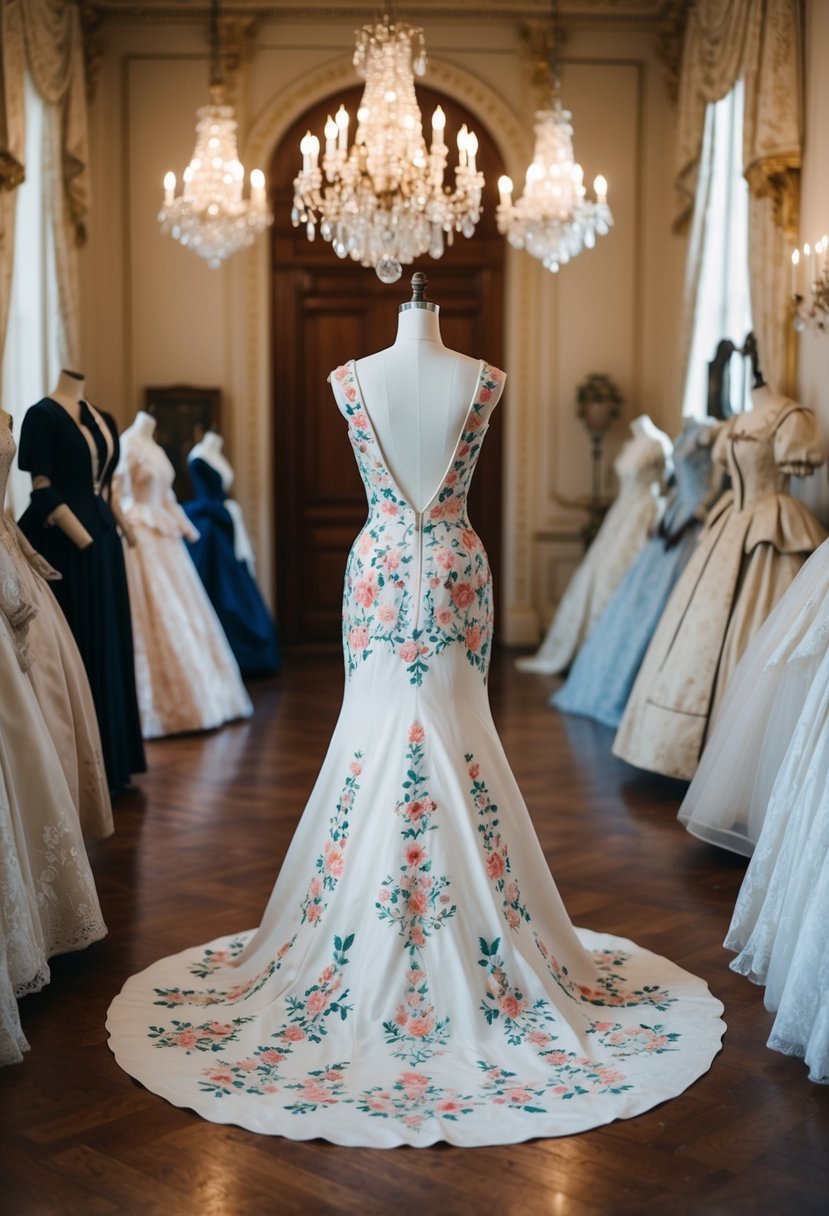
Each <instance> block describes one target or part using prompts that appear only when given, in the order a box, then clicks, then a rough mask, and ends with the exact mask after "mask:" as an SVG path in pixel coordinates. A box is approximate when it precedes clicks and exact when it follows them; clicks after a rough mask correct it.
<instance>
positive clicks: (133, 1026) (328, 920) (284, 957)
mask: <svg viewBox="0 0 829 1216" xmlns="http://www.w3.org/2000/svg"><path fill="white" fill-rule="evenodd" d="M332 383H333V385H334V391H335V396H336V399H337V403H338V405H339V408H340V410H341V412H342V414H343V415H344V416H345V418H346V420H347V422H348V427H349V434H350V438H351V442H352V446H353V448H354V452H355V456H356V459H357V462H358V465H359V468H360V472H361V474H362V477H363V481H364V483H365V487H366V493H367V497H368V501H369V516H368V520H367V522H366V524H365V526H364V528H363V529H362V531H361V532H360V534H359V536H358V537H357V539H356V541H355V543H354V546H353V548H352V551H351V554H350V557H349V561H348V566H347V571H346V579H345V596H344V619H343V641H344V651H345V663H346V691H345V697H344V700H343V706H342V711H341V714H340V718H339V721H338V723H337V726H336V729H335V731H334V735H333V738H332V741H331V744H330V747H329V750H328V754H327V756H326V758H325V761H324V763H323V766H322V769H321V772H320V775H319V778H318V780H317V783H316V785H315V788H314V790H313V792H312V794H311V798H310V801H309V803H308V805H307V807H306V810H305V813H304V815H303V817H302V820H301V822H300V824H299V827H298V829H297V832H296V834H295V836H294V839H293V842H292V844H291V847H290V849H289V852H288V855H287V857H286V859H285V863H284V865H283V867H282V871H281V873H280V875H279V879H278V881H277V883H276V886H275V888H274V890H273V894H272V896H271V899H270V902H269V904H268V906H267V908H266V910H265V915H264V918H263V920H262V923H261V925H260V927H259V928H258V929H257V930H254V931H248V932H243V933H235V934H233V935H231V936H227V937H222V938H220V939H218V940H216V941H212V942H207V943H206V944H204V945H200V946H197V947H194V948H192V949H188V950H185V951H184V952H182V953H181V954H178V955H176V956H174V957H171V958H166V959H162V960H161V961H159V962H157V963H155V964H153V965H152V966H151V967H149V968H148V969H147V970H146V971H143V972H142V973H141V974H139V975H136V976H133V977H132V978H131V979H129V980H128V981H127V983H126V984H125V986H124V989H123V991H122V992H121V994H120V995H119V996H118V997H116V998H115V1000H114V1001H113V1003H112V1005H111V1007H110V1011H109V1017H108V1022H107V1025H108V1029H109V1033H110V1046H111V1047H112V1050H113V1051H114V1053H115V1055H116V1058H117V1060H118V1062H119V1064H120V1065H121V1066H122V1067H123V1068H124V1069H126V1070H127V1072H129V1073H131V1074H132V1075H133V1076H134V1077H136V1078H137V1079H138V1080H140V1081H141V1083H142V1084H143V1085H145V1086H146V1087H147V1088H148V1089H150V1090H151V1091H153V1092H155V1093H157V1094H160V1095H162V1096H163V1097H165V1098H167V1099H168V1100H169V1101H170V1102H172V1103H174V1104H176V1105H178V1106H186V1107H190V1108H192V1109H194V1110H196V1111H197V1112H198V1113H199V1114H200V1115H202V1116H203V1117H204V1118H206V1119H210V1120H212V1121H214V1122H218V1123H235V1124H238V1125H241V1126H242V1127H246V1128H249V1129H250V1130H252V1131H257V1132H262V1133H267V1134H275V1135H282V1136H288V1137H291V1138H293V1139H310V1138H314V1137H323V1138H324V1139H326V1140H330V1141H333V1142H335V1143H337V1144H343V1145H352V1146H371V1147H377V1148H389V1147H392V1146H394V1145H398V1144H410V1145H415V1146H425V1145H429V1144H433V1143H434V1142H435V1141H438V1140H447V1141H449V1142H451V1143H453V1144H458V1145H465V1146H472V1145H480V1144H498V1143H510V1142H514V1141H519V1140H525V1139H529V1138H531V1137H534V1136H557V1135H565V1134H568V1133H570V1132H576V1131H581V1130H583V1129H584V1128H588V1127H594V1126H597V1125H599V1124H603V1123H607V1122H609V1121H611V1120H613V1119H617V1118H627V1117H629V1116H631V1115H635V1114H638V1113H639V1112H641V1111H643V1110H647V1109H648V1108H650V1107H652V1106H654V1105H656V1104H657V1103H659V1102H662V1101H664V1100H665V1099H666V1098H670V1097H674V1096H675V1095H677V1094H679V1093H681V1092H682V1091H683V1090H684V1089H685V1088H686V1087H687V1086H688V1085H690V1084H691V1083H692V1082H693V1081H694V1080H695V1079H696V1078H697V1077H699V1076H700V1075H701V1074H702V1073H704V1072H705V1071H706V1070H707V1069H708V1067H709V1066H710V1064H711V1060H712V1059H713V1057H714V1055H715V1054H716V1052H717V1051H718V1049H719V1043H720V1038H721V1035H722V1032H723V1029H724V1027H723V1023H722V1022H721V1020H720V1016H719V1015H720V1013H721V1012H722V1006H721V1005H720V1003H719V1002H718V1001H717V1000H715V999H714V998H713V997H712V996H711V994H710V993H709V991H708V989H707V987H706V985H705V983H704V982H703V981H702V980H700V979H698V978H696V977H695V976H693V975H690V974H688V973H687V972H685V971H683V970H681V969H680V968H679V967H677V966H675V965H674V964H673V963H670V962H668V961H667V960H666V959H664V958H660V957H658V956H656V955H654V954H651V953H649V952H648V951H647V950H643V949H641V948H639V947H638V946H635V945H634V944H633V943H631V942H629V941H625V940H623V939H620V938H617V937H612V936H608V935H606V934H600V933H594V932H590V931H588V930H585V929H581V930H576V929H574V928H573V927H572V925H571V923H570V921H569V919H568V917H567V914H566V912H565V910H564V907H563V905H562V902H561V899H560V897H559V895H558V892H557V890H556V887H555V884H554V882H553V880H552V877H551V876H550V872H549V870H548V868H547V865H546V862H545V859H544V855H543V853H542V851H541V848H540V846H539V843H538V840H537V838H536V836H535V833H534V831H533V828H532V824H531V822H530V819H529V815H528V813H527V809H526V807H525V805H524V802H523V800H522V798H521V794H520V791H519V790H518V788H517V786H516V783H515V779H514V777H513V775H512V772H511V771H510V768H509V764H508V763H507V759H506V756H505V755H504V751H503V749H502V746H501V743H500V740H499V738H498V735H497V733H496V731H495V727H494V724H493V721H492V717H491V714H490V709H489V703H488V699H487V693H486V676H487V669H488V665H489V657H490V646H491V638H492V586H491V579H490V573H489V567H488V563H487V559H486V554H485V553H484V550H483V548H482V546H481V543H480V540H479V539H478V536H477V535H476V533H475V532H474V530H473V529H472V526H471V525H470V523H469V520H468V518H467V515H466V494H467V489H468V486H469V482H470V480H471V477H472V474H473V470H474V466H475V462H476V460H477V457H478V453H479V450H480V445H481V440H482V438H483V436H484V433H485V431H486V428H487V422H488V418H489V415H490V412H491V410H492V409H493V408H494V406H495V404H496V402H497V400H498V397H499V396H500V393H501V389H502V385H503V374H502V373H501V372H498V371H497V370H496V369H495V368H491V367H489V366H487V365H486V364H483V363H482V365H481V370H480V377H479V382H478V387H477V391H476V393H475V396H474V399H473V401H472V403H471V405H470V408H469V411H468V415H467V418H466V422H465V425H464V427H463V430H462V432H461V434H460V436H459V438H458V442H457V446H456V449H455V453H454V457H453V459H452V461H451V463H450V465H449V467H448V469H447V471H446V474H445V476H444V477H443V479H442V481H441V483H440V485H438V486H437V488H436V490H435V493H434V494H433V496H432V497H431V498H430V500H429V501H428V503H425V504H423V505H418V506H415V505H413V504H411V503H410V502H408V501H407V500H406V498H405V496H404V495H403V494H402V493H401V491H400V488H399V486H398V485H397V483H396V481H395V478H394V475H393V473H392V471H391V470H390V469H389V467H388V466H387V464H386V462H385V460H384V457H383V453H382V451H381V449H380V446H379V444H378V442H377V439H376V436H375V434H374V431H373V428H372V424H371V416H370V407H367V405H366V402H365V401H363V400H362V396H361V392H360V386H359V384H358V381H357V376H356V373H355V370H354V364H353V363H349V364H347V365H346V366H344V367H340V368H338V369H337V371H336V372H335V373H334V375H333V377H332Z"/></svg>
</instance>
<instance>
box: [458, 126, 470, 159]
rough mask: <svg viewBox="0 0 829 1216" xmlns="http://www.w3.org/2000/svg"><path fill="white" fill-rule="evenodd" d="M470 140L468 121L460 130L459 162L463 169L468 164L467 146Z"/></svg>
mask: <svg viewBox="0 0 829 1216" xmlns="http://www.w3.org/2000/svg"><path fill="white" fill-rule="evenodd" d="M468 140H469V131H468V129H467V126H466V123H464V124H463V126H462V127H461V129H460V131H458V164H459V165H460V167H461V168H462V169H463V168H464V167H465V166H466V148H467V142H468Z"/></svg>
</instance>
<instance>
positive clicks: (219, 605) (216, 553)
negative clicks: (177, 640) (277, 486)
mask: <svg viewBox="0 0 829 1216" xmlns="http://www.w3.org/2000/svg"><path fill="white" fill-rule="evenodd" d="M222 447H223V442H222V437H221V435H219V434H218V433H217V432H216V431H212V430H211V431H207V432H206V433H205V435H204V437H203V438H202V439H200V440H199V442H198V443H197V444H195V446H194V447H193V448H192V449H191V451H190V452H189V453H188V456H187V468H188V470H189V473H190V480H191V482H192V485H193V491H194V494H195V497H194V498H192V499H191V500H190V501H189V502H186V503H184V512H185V514H186V515H187V516H188V518H189V519H190V522H191V523H192V524H194V525H195V527H196V529H197V530H198V533H197V538H196V540H195V541H192V540H191V541H190V556H191V557H192V559H193V562H194V564H195V567H196V569H197V570H198V572H199V575H200V576H201V579H202V582H203V583H204V587H205V590H206V591H207V594H208V596H209V597H210V601H211V603H212V604H213V607H214V609H215V610H216V614H217V616H218V617H219V620H220V621H221V623H222V625H223V627H224V630H225V633H226V634H227V638H228V641H229V642H230V646H231V649H232V651H233V653H234V655H235V656H236V660H237V662H238V664H239V667H240V668H241V670H242V674H243V675H252V676H253V675H266V674H269V673H271V672H274V671H276V670H277V668H278V667H279V662H280V658H279V644H278V641H277V636H276V625H275V624H274V621H273V618H272V617H271V614H270V612H269V610H268V607H267V605H266V603H265V601H264V599H263V598H262V593H261V591H260V590H259V588H258V586H257V584H256V578H255V573H256V563H255V561H254V553H253V545H252V544H251V540H250V537H249V535H248V531H247V528H246V527H245V518H244V513H243V511H242V508H241V506H240V505H239V503H238V502H235V501H234V499H232V498H229V497H228V495H229V493H230V489H231V486H232V485H233V482H234V480H235V478H234V474H233V468H232V466H231V464H230V462H229V460H228V459H227V457H226V456H225V455H224V452H223V451H222Z"/></svg>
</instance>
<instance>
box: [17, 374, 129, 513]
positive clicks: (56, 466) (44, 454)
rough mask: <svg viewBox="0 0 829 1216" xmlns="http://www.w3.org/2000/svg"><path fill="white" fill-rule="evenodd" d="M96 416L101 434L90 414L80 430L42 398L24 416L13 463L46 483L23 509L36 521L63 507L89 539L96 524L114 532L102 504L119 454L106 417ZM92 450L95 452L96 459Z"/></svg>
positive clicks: (53, 403)
mask: <svg viewBox="0 0 829 1216" xmlns="http://www.w3.org/2000/svg"><path fill="white" fill-rule="evenodd" d="M99 414H100V417H101V418H102V420H103V422H104V424H105V426H106V428H107V434H104V433H103V432H102V430H101V428H100V427H99V425H98V422H97V420H96V419H95V417H94V416H93V415H92V414H91V412H89V413H87V414H86V415H85V417H86V422H85V423H84V429H82V428H81V427H80V426H79V425H78V423H76V422H75V420H74V419H73V418H72V417H71V416H70V415H69V414H68V413H67V411H66V410H65V409H64V408H63V407H62V406H60V405H58V403H57V402H56V401H52V399H51V398H50V397H44V398H43V399H42V400H41V401H38V402H37V403H36V404H35V405H33V406H31V407H30V408H29V409H28V410H27V411H26V415H25V417H24V418H23V426H22V429H21V432H20V452H19V456H18V464H19V465H20V468H21V469H23V470H24V471H25V472H27V473H31V474H32V476H33V477H38V476H42V477H47V478H48V479H49V483H50V484H49V485H48V486H44V487H43V488H41V489H36V490H32V498H31V507H30V508H29V510H30V511H33V512H34V515H35V516H37V517H38V518H39V520H40V521H41V522H44V521H45V520H47V519H48V517H49V516H50V515H51V514H52V512H53V511H55V510H56V508H57V507H59V506H61V504H63V503H65V504H66V505H67V506H68V507H69V508H70V510H72V511H73V512H74V514H75V515H76V516H77V518H78V519H79V520H80V522H81V523H82V524H83V526H84V527H85V528H86V529H87V531H89V532H91V533H92V535H93V536H94V535H95V532H96V530H97V529H98V528H99V527H101V526H102V525H103V526H105V527H107V528H109V529H110V530H112V531H114V530H115V520H114V517H113V515H112V512H111V510H110V508H109V504H108V501H107V500H108V495H109V486H110V482H111V480H112V474H113V472H114V470H115V466H116V465H117V463H118V458H119V455H120V447H119V443H118V429H117V427H116V425H115V422H114V420H113V419H112V417H111V416H110V415H109V414H106V413H103V412H102V411H99ZM87 436H88V438H87ZM93 448H94V450H95V451H96V452H97V453H98V458H97V459H95V457H94V456H93Z"/></svg>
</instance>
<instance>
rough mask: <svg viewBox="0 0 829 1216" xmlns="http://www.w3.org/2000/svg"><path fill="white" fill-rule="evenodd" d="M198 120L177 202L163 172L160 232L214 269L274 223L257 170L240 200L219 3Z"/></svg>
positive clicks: (171, 180)
mask: <svg viewBox="0 0 829 1216" xmlns="http://www.w3.org/2000/svg"><path fill="white" fill-rule="evenodd" d="M196 118H197V120H198V121H197V123H196V146H195V149H194V150H193V156H192V158H191V160H190V164H189V165H188V166H187V168H186V169H185V170H184V174H183V177H184V182H183V189H182V193H181V194H180V195H178V197H176V175H175V173H165V175H164V204H163V206H162V208H161V210H160V211H159V213H158V222H159V224H160V225H161V231H162V233H164V234H165V235H170V236H172V237H173V238H174V240H177V241H179V242H180V243H181V244H182V245H184V246H185V248H187V249H192V250H193V252H194V253H196V254H198V256H199V257H201V258H204V259H205V261H206V262H207V264H208V266H212V267H213V268H214V269H215V268H217V267H219V266H221V264H222V262H223V261H224V260H225V258H229V257H230V256H231V254H234V253H236V251H237V250H239V249H244V248H245V246H247V245H250V244H251V243H252V242H253V240H254V239H255V238H256V237H257V236H258V235H259V234H260V233H261V232H264V230H265V229H266V228H267V226H268V225H269V224H271V223H273V216H272V214H271V211H270V208H269V206H268V201H267V198H266V197H265V175H264V173H263V172H262V170H261V169H253V170H252V172H251V175H250V197H249V198H247V199H246V198H244V197H243V195H242V190H243V187H244V182H245V170H244V168H243V166H242V164H241V162H240V160H239V153H238V150H237V146H236V126H237V124H236V116H235V113H234V110H233V106H230V105H226V104H225V87H224V79H223V74H222V68H221V48H220V46H219V0H212V4H211V14H210V105H208V106H202V107H201V109H199V110H197V111H196Z"/></svg>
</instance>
